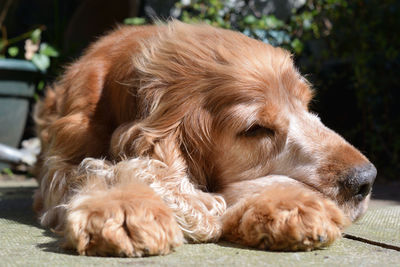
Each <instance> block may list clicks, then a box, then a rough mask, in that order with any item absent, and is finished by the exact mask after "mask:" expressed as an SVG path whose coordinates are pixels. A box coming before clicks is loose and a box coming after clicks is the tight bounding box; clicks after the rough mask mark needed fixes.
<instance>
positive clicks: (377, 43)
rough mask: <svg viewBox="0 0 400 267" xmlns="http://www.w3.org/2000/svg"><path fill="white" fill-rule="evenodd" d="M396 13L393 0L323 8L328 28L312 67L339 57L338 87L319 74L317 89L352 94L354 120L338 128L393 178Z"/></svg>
mask: <svg viewBox="0 0 400 267" xmlns="http://www.w3.org/2000/svg"><path fill="white" fill-rule="evenodd" d="M398 14H400V2H399V1H397V0H353V1H348V2H347V3H346V5H341V6H338V7H336V8H335V9H333V10H330V11H329V12H326V14H325V15H326V16H327V17H329V18H330V19H331V21H332V24H333V25H334V28H333V30H332V32H331V34H330V35H329V38H325V39H324V44H325V48H324V54H323V56H322V57H321V58H314V59H316V60H315V61H314V62H315V65H316V68H318V66H323V62H326V61H327V60H330V59H332V58H334V59H335V60H336V61H339V62H342V63H341V64H339V65H338V66H337V67H336V69H335V73H334V74H336V75H337V76H339V77H341V80H342V84H343V85H342V88H337V87H336V88H332V87H329V86H327V84H329V80H330V81H332V80H333V79H335V76H333V75H329V76H325V77H319V79H321V78H325V79H324V80H322V79H321V80H320V82H319V83H320V85H321V86H320V90H321V94H322V95H324V94H326V93H327V92H328V91H329V90H340V91H342V92H343V91H345V92H351V94H352V95H354V99H355V102H356V103H354V105H355V107H354V110H356V111H357V114H358V120H356V121H354V124H353V125H352V127H351V128H348V129H343V134H344V135H345V136H346V137H347V138H348V139H350V140H354V142H355V143H356V144H357V146H358V147H359V148H361V149H362V150H363V151H366V152H367V154H368V156H369V158H370V159H371V160H372V161H373V162H374V163H376V164H377V165H378V171H379V172H380V173H381V175H382V176H384V177H386V178H395V179H398V173H399V172H400V165H399V160H400V108H399V107H398V101H399V99H400V84H399V76H400V71H399V70H400V50H399V48H400V38H399V37H398V34H397V33H396V32H395V29H400V19H399V17H398ZM327 79H328V83H327ZM349 115H350V114H349ZM350 116H351V115H350Z"/></svg>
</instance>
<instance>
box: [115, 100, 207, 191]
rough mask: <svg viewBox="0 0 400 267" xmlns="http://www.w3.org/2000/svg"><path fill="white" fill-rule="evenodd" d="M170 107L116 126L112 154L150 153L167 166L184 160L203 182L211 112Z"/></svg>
mask: <svg viewBox="0 0 400 267" xmlns="http://www.w3.org/2000/svg"><path fill="white" fill-rule="evenodd" d="M172 110H173V111H172ZM180 110H182V111H180ZM184 110H186V111H185V112H184ZM170 111H171V112H166V110H163V111H161V112H160V111H159V110H158V109H157V110H155V111H154V113H153V114H152V115H150V116H148V117H147V118H146V119H144V120H142V121H139V122H131V123H127V124H125V125H122V126H120V127H119V128H117V129H116V130H115V132H114V133H113V135H112V139H111V153H112V155H113V157H115V158H130V157H150V158H153V159H157V160H160V161H162V162H164V163H166V164H167V165H169V166H170V165H171V164H174V162H180V164H183V163H184V164H185V165H186V167H185V168H186V171H187V172H188V173H189V174H190V175H191V176H193V177H195V179H196V180H198V181H199V182H200V183H203V184H207V177H209V176H210V173H211V170H212V161H210V159H209V158H210V151H211V148H212V146H213V144H212V137H211V136H212V133H211V131H212V130H211V116H210V115H209V114H207V113H206V112H204V111H202V110H200V109H199V110H197V109H193V108H191V109H187V107H185V108H182V109H181V108H176V109H171V110H170Z"/></svg>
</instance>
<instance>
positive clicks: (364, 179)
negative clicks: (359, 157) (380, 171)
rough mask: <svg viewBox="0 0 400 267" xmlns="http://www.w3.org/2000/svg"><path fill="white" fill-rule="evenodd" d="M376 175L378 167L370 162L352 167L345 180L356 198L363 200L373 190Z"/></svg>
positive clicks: (348, 188)
mask: <svg viewBox="0 0 400 267" xmlns="http://www.w3.org/2000/svg"><path fill="white" fill-rule="evenodd" d="M375 177H376V168H375V166H374V165H373V164H371V163H368V164H365V165H362V166H358V167H355V168H354V169H352V171H351V174H350V175H349V176H348V179H347V180H346V182H345V187H346V188H347V190H349V192H350V193H351V195H352V197H354V198H355V199H356V200H358V201H361V200H363V199H364V198H365V197H366V196H368V194H369V193H370V192H371V188H372V185H373V183H374V181H375Z"/></svg>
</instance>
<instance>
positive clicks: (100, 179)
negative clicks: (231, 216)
mask: <svg viewBox="0 0 400 267" xmlns="http://www.w3.org/2000/svg"><path fill="white" fill-rule="evenodd" d="M175 163H177V162H176V161H175ZM175 167H177V166H175ZM178 169H179V168H174V166H172V165H167V164H166V163H164V162H161V161H159V160H156V159H148V158H134V159H127V160H123V161H120V162H119V163H117V164H115V165H111V164H105V162H104V161H102V160H97V159H86V160H84V161H83V163H82V164H81V166H80V168H79V172H80V175H81V176H83V177H84V179H86V185H85V186H83V187H82V189H80V190H78V191H77V193H76V194H75V195H74V196H73V197H72V198H71V200H70V201H68V203H67V204H66V205H65V208H66V219H65V220H66V224H65V233H64V235H65V237H66V239H67V241H68V245H69V246H70V247H73V248H76V249H77V250H78V251H79V253H81V254H87V255H126V256H142V255H155V254H167V253H169V252H170V251H171V250H172V248H174V247H176V246H178V245H180V244H182V242H183V235H182V232H183V234H184V235H185V237H186V238H187V239H189V240H194V241H203V242H204V241H210V240H216V239H218V238H219V236H220V233H221V224H220V218H219V215H221V214H222V212H223V211H224V209H225V202H224V200H223V199H222V197H220V196H213V195H211V194H208V193H204V192H202V191H200V190H198V189H196V188H195V187H194V185H193V184H192V183H191V182H190V181H189V179H188V178H187V177H186V176H181V173H180V172H178ZM178 225H179V227H180V228H179V227H178ZM182 230H183V231H182Z"/></svg>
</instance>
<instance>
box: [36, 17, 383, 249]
mask: <svg viewBox="0 0 400 267" xmlns="http://www.w3.org/2000/svg"><path fill="white" fill-rule="evenodd" d="M311 98H312V91H311V89H310V85H309V84H308V83H307V81H306V80H305V79H304V78H303V77H302V76H301V75H300V74H299V73H298V71H297V70H296V68H295V67H294V66H293V62H292V59H291V56H290V54H289V53H288V52H286V51H285V50H282V49H279V48H274V47H272V46H270V45H267V44H264V43H262V42H259V41H256V40H253V39H250V38H248V37H246V36H244V35H242V34H240V33H236V32H233V31H228V30H222V29H216V28H213V27H211V26H206V25H187V24H183V23H180V22H177V21H174V22H170V23H169V24H168V25H161V26H145V27H122V28H120V29H118V30H116V31H114V32H112V33H111V34H109V35H107V36H105V37H103V38H101V39H100V40H98V41H97V42H96V43H94V44H93V45H92V46H91V47H90V48H89V49H88V50H87V51H86V53H85V55H84V56H83V57H82V58H81V59H79V60H78V61H77V62H75V63H74V64H72V65H71V66H69V67H68V69H67V71H66V72H65V74H64V75H63V76H62V78H61V79H60V80H59V81H58V82H56V83H55V84H54V85H53V87H52V88H51V89H49V90H48V91H47V95H46V98H45V99H44V101H43V102H42V103H41V104H40V105H39V106H38V108H37V112H36V121H37V126H38V134H39V136H40V138H41V141H42V144H43V145H42V146H43V150H42V153H41V156H40V159H39V163H38V166H37V171H38V179H39V181H40V188H39V190H38V191H37V192H36V194H35V204H34V205H35V209H36V211H37V212H38V213H39V215H40V219H41V223H42V225H44V226H47V227H51V228H53V229H55V230H56V231H58V232H60V233H61V234H62V235H63V236H64V237H65V240H66V245H67V246H69V247H72V248H74V249H76V250H77V251H78V252H79V253H80V254H82V255H120V256H143V255H157V254H166V253H169V252H171V251H172V250H173V248H174V247H176V246H179V245H181V244H182V243H184V242H185V241H190V242H212V241H217V240H219V239H221V238H222V239H225V240H229V241H232V242H236V243H240V244H244V245H248V246H252V247H257V248H262V249H269V250H289V251H295V250H310V249H314V248H318V247H322V246H326V245H329V244H330V243H332V242H333V241H334V240H335V239H336V238H338V237H340V236H341V232H342V230H343V228H344V227H345V226H346V225H347V224H348V223H349V222H350V221H354V220H355V219H357V218H358V217H359V216H360V215H362V214H363V213H364V212H365V210H366V208H367V204H368V200H369V195H370V191H371V186H372V183H373V181H374V179H375V176H376V169H375V167H374V166H373V165H372V164H371V163H370V162H369V161H368V160H367V159H366V158H365V157H364V156H363V155H362V154H361V153H360V152H359V151H358V150H357V149H355V148H354V147H353V146H351V145H350V144H348V143H347V142H346V141H345V140H343V139H342V138H341V137H340V136H339V135H337V134H336V133H334V132H333V131H332V130H330V129H328V128H326V127H325V126H324V125H323V124H322V123H321V122H320V120H319V118H318V117H317V116H316V115H314V114H312V113H310V112H309V110H308V104H309V102H310V100H311Z"/></svg>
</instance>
